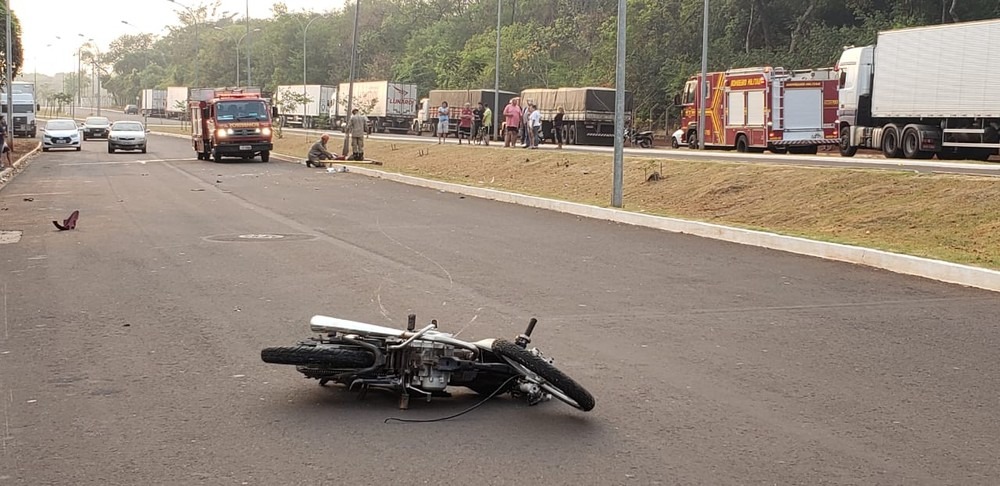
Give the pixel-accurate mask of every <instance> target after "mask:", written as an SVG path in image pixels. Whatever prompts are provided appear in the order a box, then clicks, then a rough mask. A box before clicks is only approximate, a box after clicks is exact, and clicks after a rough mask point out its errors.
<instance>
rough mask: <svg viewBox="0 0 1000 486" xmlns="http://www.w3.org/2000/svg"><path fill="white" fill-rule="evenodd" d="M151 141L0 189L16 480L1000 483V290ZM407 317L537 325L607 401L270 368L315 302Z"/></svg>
mask: <svg viewBox="0 0 1000 486" xmlns="http://www.w3.org/2000/svg"><path fill="white" fill-rule="evenodd" d="M149 148H150V153H148V154H144V155H142V154H128V153H119V154H114V155H110V154H107V153H106V150H105V146H104V143H103V142H102V141H92V142H87V143H86V144H85V148H84V151H83V152H80V153H78V152H50V153H46V154H41V155H39V156H38V157H37V158H36V159H35V160H34V161H33V162H32V163H31V166H30V167H29V168H28V169H27V171H26V172H24V173H22V174H21V175H20V176H19V177H18V178H17V179H15V180H14V181H13V182H12V183H11V184H9V185H8V186H7V187H5V188H4V189H3V190H2V191H0V230H9V231H10V230H16V231H23V235H22V237H21V238H20V240H19V241H17V242H10V241H11V240H12V238H10V237H9V236H8V237H6V238H5V239H0V241H5V240H6V241H8V242H7V243H6V244H0V305H2V323H0V325H2V327H0V404H2V409H0V410H2V414H3V417H2V421H0V427H2V429H0V432H2V434H0V444H2V447H0V485H65V484H74V485H110V484H114V485H133V484H169V485H180V484H184V485H186V484H195V485H197V484H211V485H224V484H234V485H242V484H248V485H279V484H280V485H298V484H302V485H313V484H389V483H391V484H516V485H525V484H539V485H540V484H546V485H562V484H566V485H591V484H594V485H631V484H643V485H653V484H661V485H673V484H706V485H728V484H808V485H821V484H852V485H853V484H884V485H889V484H900V485H915V484H934V485H937V484H961V485H979V484H981V485H995V484H998V483H1000V461H998V459H997V455H996V451H997V450H1000V421H998V420H997V414H996V401H997V396H1000V381H998V380H996V376H998V374H1000V361H998V360H997V359H996V356H997V352H996V350H997V347H998V344H1000V328H998V325H997V323H998V322H1000V321H998V319H997V315H998V314H1000V299H998V298H997V295H996V294H993V293H989V292H985V291H977V290H972V289H966V288H962V287H957V286H953V285H946V284H941V283H937V282H932V281H928V280H923V279H920V278H915V277H907V276H900V275H895V274H891V273H888V272H883V271H878V270H873V269H870V268H865V267H860V266H853V265H848V264H842V263H835V262H828V261H823V260H819V259H813V258H807V257H803V256H796V255H791V254H786V253H781V252H776V251H769V250H764V249H760V248H751V247H742V246H738V245H734V244H728V243H722V242H716V241H712V240H706V239H700V238H696V237H690V236H684V235H675V234H669V233H664V232H659V231H655V230H651V229H646V228H639V227H631V226H626V225H620V224H610V223H606V222H601V221H595V220H588V219H582V218H578V217H574V216H567V215H563V214H558V213H553V212H546V211H541V210H536V209H529V208H523V207H518V206H514V205H508V204H501V203H496V202H490V201H485V200H479V199H474V198H463V197H460V196H457V195H454V194H446V193H440V192H436V191H431V190H426V189H420V188H415V187H410V186H405V185H399V184H395V183H391V182H386V181H380V180H373V179H368V178H365V177H362V176H360V175H355V174H350V173H327V172H325V171H322V170H315V169H307V168H305V167H304V166H302V165H294V164H289V163H282V162H276V161H273V160H272V162H270V163H267V164H265V163H261V162H254V163H246V162H238V161H234V162H226V163H221V164H217V163H212V162H202V161H197V160H194V157H193V153H192V152H191V150H190V148H189V147H188V146H187V144H186V142H185V141H183V140H178V139H171V138H163V137H153V138H152V139H151V141H150V144H149ZM73 210H80V214H81V215H80V220H79V223H78V227H77V229H76V230H73V231H65V232H59V231H57V230H56V229H55V228H54V227H53V225H52V224H51V222H50V221H51V220H54V219H62V218H65V217H66V216H67V215H68V214H69V213H70V212H71V211H73ZM253 235H284V237H283V238H273V237H272V238H261V237H253ZM241 236H242V237H241ZM411 312H414V313H416V314H417V316H418V321H419V322H420V323H426V322H428V321H429V320H430V319H437V320H438V321H439V323H440V324H441V327H442V329H443V330H445V331H452V332H457V331H459V330H462V333H461V335H460V337H462V338H465V339H469V340H475V339H482V338H488V337H508V338H512V337H514V336H515V335H516V333H518V332H521V331H522V330H523V328H524V326H525V324H526V323H527V321H528V319H529V318H530V317H532V316H536V317H538V318H539V324H538V327H537V328H536V330H535V333H534V336H533V337H534V343H533V344H534V345H537V346H539V347H540V348H541V349H543V350H544V351H545V352H546V353H547V354H548V355H550V356H552V357H554V358H555V359H556V362H555V363H556V365H557V366H558V367H560V368H561V369H562V370H563V371H564V372H566V373H567V374H568V375H570V376H572V377H573V378H575V379H577V380H578V381H579V382H580V383H582V384H583V385H584V386H586V387H587V388H588V389H589V390H590V391H591V392H592V393H593V395H594V396H595V397H596V399H597V407H596V408H595V409H594V410H593V411H592V412H589V413H583V412H579V411H577V410H575V409H573V408H571V407H569V406H567V405H564V404H562V403H560V402H557V401H552V402H547V403H543V404H540V405H538V406H535V407H528V406H526V405H525V404H523V403H521V402H518V401H515V400H513V399H510V398H509V397H501V398H497V399H494V400H492V401H490V402H488V403H486V404H485V405H484V406H483V407H481V408H479V409H477V410H475V411H473V412H471V413H469V414H467V415H463V416H461V417H459V418H456V419H453V420H448V421H443V422H437V423H427V424H398V423H389V424H386V423H383V420H384V419H385V418H387V417H407V418H423V419H429V418H436V417H442V416H445V415H449V414H452V413H455V412H458V411H460V410H463V409H465V408H466V407H469V406H471V405H473V404H474V403H476V402H477V401H478V399H479V397H478V396H476V395H473V394H471V393H466V392H463V391H461V390H455V396H454V397H452V398H448V399H435V400H434V401H433V402H431V403H424V402H416V401H415V402H413V403H412V404H411V405H412V408H411V409H410V410H408V411H400V410H398V409H397V408H396V401H395V399H394V398H393V397H391V396H390V395H388V394H383V393H375V392H373V393H370V394H369V396H368V398H367V399H366V400H364V401H358V400H356V396H355V395H354V394H353V393H349V392H346V391H344V390H343V389H340V388H338V387H333V386H330V387H325V388H324V387H320V386H318V385H317V383H316V382H315V381H311V380H306V379H304V378H301V377H300V375H299V374H298V373H297V372H296V371H295V370H294V368H293V367H291V366H280V365H269V364H265V363H263V362H261V360H260V349H261V348H263V347H265V346H272V345H291V344H293V343H295V342H297V341H298V340H300V339H303V338H306V337H308V336H309V335H310V333H309V331H308V324H307V322H308V319H309V318H310V317H311V316H312V315H314V314H325V315H332V316H338V317H343V318H348V319H354V320H361V321H367V322H373V323H377V324H383V325H390V326H398V327H403V326H405V322H406V315H407V314H409V313H411Z"/></svg>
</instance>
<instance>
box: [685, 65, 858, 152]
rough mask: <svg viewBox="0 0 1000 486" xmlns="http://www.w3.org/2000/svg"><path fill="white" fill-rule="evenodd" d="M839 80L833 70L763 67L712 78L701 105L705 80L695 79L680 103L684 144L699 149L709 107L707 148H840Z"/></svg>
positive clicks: (808, 149)
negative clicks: (702, 118) (701, 127)
mask: <svg viewBox="0 0 1000 486" xmlns="http://www.w3.org/2000/svg"><path fill="white" fill-rule="evenodd" d="M835 78H836V76H835V75H834V74H833V69H831V68H824V69H807V70H800V71H789V70H786V69H784V68H781V67H770V66H761V67H751V68H740V69H730V70H728V71H724V72H714V73H708V76H707V77H706V79H707V89H706V93H707V96H706V98H705V99H704V103H702V100H701V99H699V96H698V92H699V91H700V90H701V75H700V74H698V75H695V76H692V77H691V78H690V79H689V80H688V82H687V83H686V84H685V86H684V92H683V94H682V95H680V96H679V97H678V99H677V100H675V103H676V104H678V105H679V106H680V107H681V128H682V130H683V133H684V135H683V139H682V143H686V144H687V145H688V146H689V147H692V148H695V147H697V146H698V122H699V118H700V113H701V109H702V106H705V108H706V109H705V146H706V147H712V148H729V149H736V150H737V151H739V152H763V151H764V150H770V151H772V152H776V153H784V152H790V153H795V154H815V153H816V152H817V151H818V149H819V147H822V146H825V145H830V146H833V145H837V144H838V143H839V137H838V135H837V127H836V119H837V80H836V79H835Z"/></svg>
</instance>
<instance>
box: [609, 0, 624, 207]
mask: <svg viewBox="0 0 1000 486" xmlns="http://www.w3.org/2000/svg"><path fill="white" fill-rule="evenodd" d="M616 57H617V62H616V63H615V64H616V66H615V153H614V164H613V165H614V167H613V169H612V176H613V181H612V183H611V186H612V188H611V205H612V206H614V207H616V208H620V207H622V192H623V187H624V186H623V178H624V156H625V154H624V149H625V0H618V53H617V56H616Z"/></svg>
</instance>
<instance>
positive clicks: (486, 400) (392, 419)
mask: <svg viewBox="0 0 1000 486" xmlns="http://www.w3.org/2000/svg"><path fill="white" fill-rule="evenodd" d="M519 377H520V375H514V376H512V377H510V378H507V381H505V382H503V384H502V385H500V386H499V387H497V389H496V390H493V393H490V395H489V396H488V397H486V398H484V399H482V400H480V401H479V403H477V404H475V405H473V406H471V407H469V408H467V409H465V410H462V411H461V412H458V413H456V414H454V415H448V416H447V417H438V418H433V419H405V418H398V417H389V418H387V419H385V420H384V421H383V422H382V423H384V424H387V423H389V421H390V420H391V421H396V422H403V423H419V424H426V423H431V422H443V421H445V420H451V419H453V418H455V417H460V416H462V415H465V414H467V413H469V412H471V411H473V410H475V409H477V408H479V407H480V406H481V405H482V404H484V403H486V402H488V401H490V399H491V398H493V397H495V396H497V395H499V394H500V391H501V390H504V389H506V388H507V384H508V383H510V382H511V381H514V380H515V379H516V378H519Z"/></svg>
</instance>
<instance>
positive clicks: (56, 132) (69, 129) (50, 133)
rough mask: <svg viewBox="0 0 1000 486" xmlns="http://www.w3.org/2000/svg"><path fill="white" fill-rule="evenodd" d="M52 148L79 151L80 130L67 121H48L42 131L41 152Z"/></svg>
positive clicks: (73, 122) (74, 124) (71, 121)
mask: <svg viewBox="0 0 1000 486" xmlns="http://www.w3.org/2000/svg"><path fill="white" fill-rule="evenodd" d="M54 148H75V149H76V150H77V151H78V152H79V151H80V129H79V128H78V127H77V126H76V122H75V121H73V120H69V119H62V118H60V119H56V120H49V121H48V123H46V124H45V129H43V130H42V152H48V151H49V149H54Z"/></svg>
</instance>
